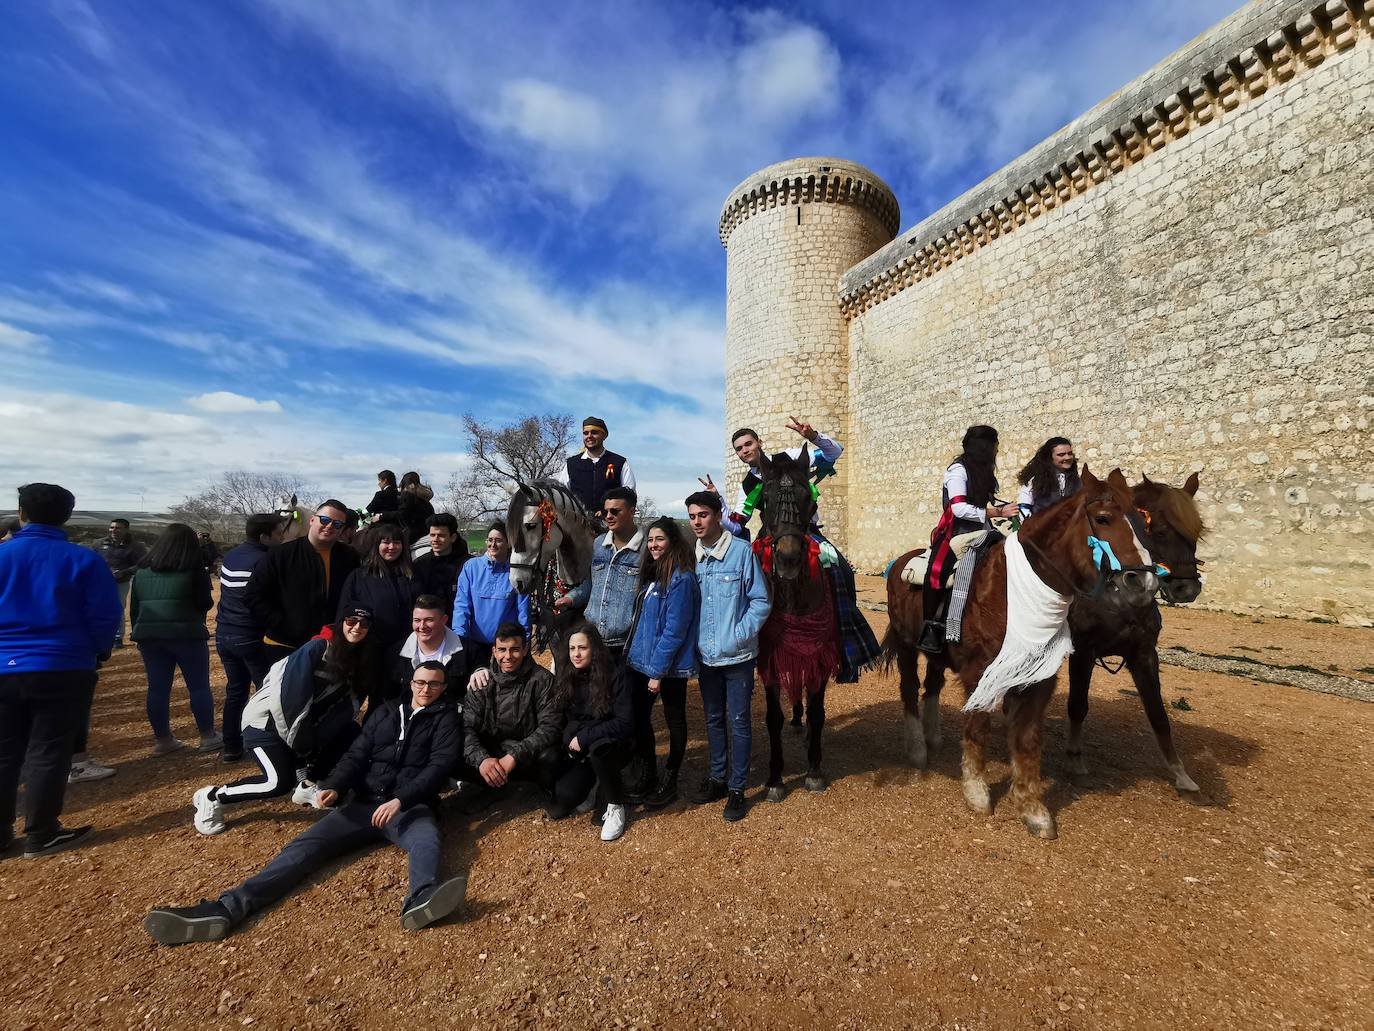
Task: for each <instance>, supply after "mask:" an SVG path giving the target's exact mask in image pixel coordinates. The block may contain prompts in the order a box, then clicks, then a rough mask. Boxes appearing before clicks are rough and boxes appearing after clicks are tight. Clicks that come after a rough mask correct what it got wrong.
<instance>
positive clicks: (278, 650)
mask: <svg viewBox="0 0 1374 1031" xmlns="http://www.w3.org/2000/svg"><path fill="white" fill-rule="evenodd" d="M347 525H348V509H347V508H345V507H344V504H343V502H342V501H336V500H334V499H333V498H330V499H329V500H328V501H325V502H322V503H321V504H320V505H319V506H318V507H317V508H316V509H315V514H314V515H312V516H311V517H310V524H309V526H308V527H307V528H306V533H305V536H304V537H299V538H297V539H296V540H294V541H288V542H286V543H285V544H282V545H281V546H279V547H276V548H273V549H272V550H271V552H270V553H269V554H268V555H267V557H266V558H265V559H263V560H262V561H261V562H260V563H259V564H258V565H257V566H256V567H255V568H254V570H253V575H252V576H251V577H249V579H248V587H247V590H246V592H245V595H244V597H245V599H246V600H247V602H248V607H249V610H250V611H251V612H252V613H253V617H254V618H255V619H256V620H257V621H258V623H259V624H261V626H262V627H263V637H262V640H263V644H265V645H266V651H267V659H268V661H269V663H271V662H276V661H278V660H279V659H284V658H286V656H288V655H290V654H291V653H292V652H293V651H295V650H296V649H297V648H299V647H300V646H301V645H303V644H305V642H306V641H308V640H310V638H312V637H314V636H315V635H316V634H317V633H319V630H320V627H322V626H326V625H328V624H329V623H332V622H333V621H334V615H335V613H337V612H338V610H339V599H340V598H341V597H342V596H343V587H344V582H345V581H346V580H347V579H348V574H349V573H351V572H353V570H355V569H357V568H358V564H359V559H358V553H357V552H356V551H354V550H353V549H352V548H350V547H348V546H347V545H346V544H341V543H339V536H340V535H341V534H342V533H343V529H344V527H345V526H347Z"/></svg>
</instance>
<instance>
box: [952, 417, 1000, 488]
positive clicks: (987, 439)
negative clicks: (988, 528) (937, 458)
mask: <svg viewBox="0 0 1374 1031" xmlns="http://www.w3.org/2000/svg"><path fill="white" fill-rule="evenodd" d="M954 461H955V462H958V463H959V464H960V465H962V466H963V467H964V472H965V473H967V474H968V493H967V495H965V497H966V498H967V500H968V503H969V504H970V505H972V506H973V507H974V508H986V507H987V506H988V504H989V503H990V502H991V501H992V496H993V494H994V492H996V490H997V473H996V472H995V471H994V470H995V469H996V467H997V431H996V430H995V429H993V428H992V427H991V426H983V425H978V426H970V427H969V428H968V430H966V431H965V433H964V450H963V451H962V452H960V454H959V457H958V458H956V459H955V460H954ZM951 464H953V463H951Z"/></svg>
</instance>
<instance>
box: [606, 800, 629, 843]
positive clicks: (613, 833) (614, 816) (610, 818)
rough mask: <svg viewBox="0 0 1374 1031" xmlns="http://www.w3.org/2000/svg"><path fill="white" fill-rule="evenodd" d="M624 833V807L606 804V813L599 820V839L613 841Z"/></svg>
mask: <svg viewBox="0 0 1374 1031" xmlns="http://www.w3.org/2000/svg"><path fill="white" fill-rule="evenodd" d="M624 833H625V807H624V806H623V805H608V806H606V815H605V816H604V817H602V820H601V840H602V841H614V840H615V839H616V838H618V837H620V836H621V835H622V834H624Z"/></svg>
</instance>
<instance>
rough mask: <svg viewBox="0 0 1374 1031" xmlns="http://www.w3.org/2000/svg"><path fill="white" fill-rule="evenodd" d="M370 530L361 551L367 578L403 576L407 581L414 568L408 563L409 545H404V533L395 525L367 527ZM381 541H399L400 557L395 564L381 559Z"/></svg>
mask: <svg viewBox="0 0 1374 1031" xmlns="http://www.w3.org/2000/svg"><path fill="white" fill-rule="evenodd" d="M368 529H369V530H372V532H371V533H369V534H368V535H367V540H366V541H364V542H363V543H364V548H363V551H362V567H363V570H364V571H365V572H366V573H367V575H368V576H403V577H405V578H406V579H407V580H409V579H410V578H411V577H412V576H414V574H415V567H414V566H413V565H412V564H411V561H410V545H409V544H407V543H406V532H405V530H404V529H403V528H401V527H400V526H397V525H396V524H395V523H379V524H377V526H376V528H375V529H373V528H372V527H368ZM383 541H399V542H400V544H401V554H400V557H399V558H397V559H396V561H395V562H388V561H387V560H386V559H384V558H382V550H381V544H382V542H383Z"/></svg>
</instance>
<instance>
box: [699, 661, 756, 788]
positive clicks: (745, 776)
mask: <svg viewBox="0 0 1374 1031" xmlns="http://www.w3.org/2000/svg"><path fill="white" fill-rule="evenodd" d="M697 680H698V682H699V683H700V684H701V707H702V708H703V709H705V710H706V742H707V744H708V745H709V746H710V748H711V779H712V780H725V779H726V778H725V771H726V767H727V763H726V737H727V735H726V730H725V718H726V714H727V712H728V714H729V717H730V732H729V735H728V737H729V751H730V759H731V761H730V762H729V763H728V767H729V770H730V779H729V780H728V781H726V784H725V786H726V787H727V788H728V789H729V790H730V791H743V790H744V785H745V784H746V783H747V782H748V780H749V752H750V749H751V747H752V746H753V740H754V717H753V711H752V708H751V703H752V702H753V699H754V660H753V659H749V660H747V661H745V662H737V663H735V664H734V665H732V666H706V665H703V666H702V667H701V670H700V672H699V673H698V674H697Z"/></svg>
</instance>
